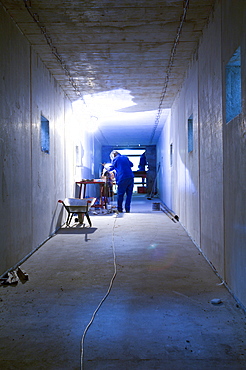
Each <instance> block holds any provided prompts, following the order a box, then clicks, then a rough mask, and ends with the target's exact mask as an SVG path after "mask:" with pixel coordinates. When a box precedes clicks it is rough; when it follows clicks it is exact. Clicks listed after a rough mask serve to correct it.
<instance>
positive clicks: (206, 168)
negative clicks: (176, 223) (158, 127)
mask: <svg viewBox="0 0 246 370" xmlns="http://www.w3.org/2000/svg"><path fill="white" fill-rule="evenodd" d="M198 58H199V95H198V97H199V121H200V204H201V246H202V249H203V250H204V252H205V254H206V256H207V258H208V259H209V260H210V261H211V262H212V263H213V265H214V266H215V267H216V269H217V270H218V271H219V273H220V274H221V276H223V275H224V229H223V216H224V214H223V141H222V75H221V8H220V6H218V7H217V8H216V9H215V12H214V14H213V16H212V18H211V20H210V23H209V27H207V29H206V30H205V31H204V35H203V38H202V40H201V43H200V47H199V52H198Z"/></svg>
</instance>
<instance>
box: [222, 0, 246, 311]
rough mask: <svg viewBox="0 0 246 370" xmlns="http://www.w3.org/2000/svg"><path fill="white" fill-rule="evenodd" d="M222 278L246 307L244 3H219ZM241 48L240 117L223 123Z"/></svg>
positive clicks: (245, 44) (245, 9)
mask: <svg viewBox="0 0 246 370" xmlns="http://www.w3.org/2000/svg"><path fill="white" fill-rule="evenodd" d="M222 4H223V6H222V45H223V47H222V55H221V60H222V76H223V97H224V99H223V108H224V109H223V113H224V124H223V146H224V157H223V158H224V209H225V225H224V226H225V227H224V233H225V257H226V258H225V278H226V281H227V283H228V285H229V287H230V288H231V290H232V291H233V292H234V294H235V295H236V296H237V297H238V298H239V300H240V301H241V302H243V304H244V305H245V306H246V285H245V280H246V206H245V205H246V105H245V102H246V3H245V1H243V0H238V1H236V2H232V1H229V0H227V1H223V2H222ZM239 46H240V47H241V68H242V70H241V77H242V113H241V114H239V115H238V116H237V117H235V118H234V119H232V120H231V121H230V122H228V123H226V122H225V83H224V81H225V66H226V64H227V63H228V61H229V60H230V58H231V56H232V55H233V53H234V52H235V50H236V49H237V48H238V47H239Z"/></svg>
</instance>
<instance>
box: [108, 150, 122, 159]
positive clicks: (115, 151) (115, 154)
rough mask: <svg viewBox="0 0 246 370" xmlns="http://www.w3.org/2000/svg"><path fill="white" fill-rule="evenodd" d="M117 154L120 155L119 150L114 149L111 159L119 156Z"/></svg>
mask: <svg viewBox="0 0 246 370" xmlns="http://www.w3.org/2000/svg"><path fill="white" fill-rule="evenodd" d="M117 155H120V153H119V152H117V150H112V152H111V153H110V159H111V161H112V160H113V159H114V158H115V157H116V156H117Z"/></svg>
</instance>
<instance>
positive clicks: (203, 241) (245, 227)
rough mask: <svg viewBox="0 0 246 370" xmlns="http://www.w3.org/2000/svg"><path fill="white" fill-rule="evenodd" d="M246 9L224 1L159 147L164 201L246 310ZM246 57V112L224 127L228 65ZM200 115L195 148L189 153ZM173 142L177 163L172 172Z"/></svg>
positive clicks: (245, 71) (245, 69) (245, 72)
mask: <svg viewBox="0 0 246 370" xmlns="http://www.w3.org/2000/svg"><path fill="white" fill-rule="evenodd" d="M245 20H246V4H245V2H244V1H243V0H241V1H236V2H232V1H229V0H225V1H224V0H223V1H218V2H217V3H216V6H215V10H214V12H213V14H212V15H211V18H210V21H209V24H208V25H207V27H206V28H205V29H204V32H203V36H202V38H201V40H200V43H199V47H198V50H197V53H196V54H195V55H194V60H193V61H192V62H191V65H190V68H189V70H188V71H187V76H186V79H185V82H184V84H183V86H182V89H181V91H180V93H179V95H178V96H177V97H176V100H175V102H174V104H173V107H172V112H171V116H170V120H168V121H167V122H166V125H165V127H164V130H163V133H162V136H161V137H160V141H159V143H158V158H160V159H162V174H163V175H162V177H163V178H164V180H163V178H162V179H161V178H159V181H160V182H162V184H161V185H160V197H161V199H162V200H163V201H164V202H165V203H166V204H167V205H168V206H169V207H170V208H173V209H174V210H175V213H176V214H178V215H179V216H180V220H181V222H182V224H183V225H184V227H185V228H186V229H187V231H188V232H189V234H190V235H191V237H192V239H193V240H194V241H195V242H196V244H197V245H198V246H199V247H200V248H201V249H202V250H203V252H204V254H205V255H206V257H207V259H208V260H209V261H210V262H211V263H212V264H213V265H214V267H215V268H216V269H217V271H218V272H219V274H220V275H221V277H222V278H223V279H224V280H225V281H226V283H227V285H228V287H229V289H231V290H232V292H233V294H234V295H235V296H236V297H237V298H238V299H239V301H240V302H241V303H242V304H243V305H244V306H246V287H245V284H244V281H245V279H246V249H245V245H246V210H245V209H246V207H245V196H246V185H245V184H246V168H245V166H246V160H245V158H246V153H245V148H246V146H245V137H246V125H245V100H246V96H245V94H246V86H245V84H246V63H245V61H246V55H245V50H246V48H245V46H246V45H245V44H246V26H245V24H246V22H245ZM239 46H241V51H242V105H243V108H242V113H241V114H240V115H238V116H237V117H235V119H233V120H232V121H230V122H229V123H226V121H225V66H226V63H227V62H228V61H229V59H230V58H231V56H232V55H233V53H234V52H235V50H236V49H237V48H238V47H239ZM191 114H193V124H194V132H193V135H194V148H193V151H192V152H190V153H188V150H187V140H188V135H187V120H188V118H189V116H190V115H191ZM170 144H172V145H173V164H172V166H170Z"/></svg>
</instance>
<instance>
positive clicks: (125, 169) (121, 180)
mask: <svg viewBox="0 0 246 370" xmlns="http://www.w3.org/2000/svg"><path fill="white" fill-rule="evenodd" d="M110 159H111V163H110V164H108V163H107V164H105V165H104V167H105V168H106V170H108V171H113V170H115V180H116V184H117V209H118V212H123V200H124V195H125V194H126V201H125V211H126V212H127V213H129V212H130V206H131V200H132V192H133V185H134V174H133V172H132V170H131V167H133V163H132V162H131V161H130V160H129V159H128V157H127V156H125V155H121V154H120V153H119V152H117V151H116V150H113V151H112V152H111V153H110Z"/></svg>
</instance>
